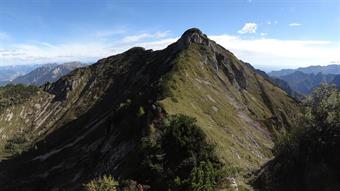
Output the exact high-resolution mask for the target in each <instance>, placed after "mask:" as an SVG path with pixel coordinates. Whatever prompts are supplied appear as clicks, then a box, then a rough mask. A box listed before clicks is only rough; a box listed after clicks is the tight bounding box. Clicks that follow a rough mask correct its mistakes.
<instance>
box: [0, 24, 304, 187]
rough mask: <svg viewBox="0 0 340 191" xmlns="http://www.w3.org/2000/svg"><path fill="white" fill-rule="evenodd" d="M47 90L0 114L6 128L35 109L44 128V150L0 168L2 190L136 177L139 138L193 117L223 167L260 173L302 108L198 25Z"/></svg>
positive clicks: (41, 136) (39, 137)
mask: <svg viewBox="0 0 340 191" xmlns="http://www.w3.org/2000/svg"><path fill="white" fill-rule="evenodd" d="M43 89H44V90H45V92H44V93H43V95H44V96H45V97H44V96H42V95H41V96H37V97H36V98H35V99H36V100H37V101H31V102H27V103H25V104H21V105H17V106H13V108H10V109H9V110H8V112H4V113H3V114H1V115H0V120H1V123H5V124H6V126H8V124H7V121H5V122H3V121H4V119H8V117H1V116H8V115H9V114H10V113H13V117H12V119H11V120H13V119H14V118H20V116H27V115H28V114H29V113H31V114H32V115H34V116H36V117H31V118H30V121H36V123H34V125H33V127H34V128H37V129H45V130H44V131H41V133H40V134H39V135H37V136H36V137H35V139H36V140H37V143H36V144H35V148H36V149H32V150H30V151H28V152H25V153H23V154H22V155H21V156H18V157H16V158H14V159H11V160H6V161H3V162H1V163H0V172H1V173H0V179H1V180H2V181H0V187H1V188H2V190H15V189H19V190H23V189H26V190H39V189H47V190H52V189H54V190H62V189H66V190H79V189H80V188H81V186H82V184H83V183H84V182H85V181H87V180H89V179H91V178H94V177H96V176H98V175H102V174H105V173H110V174H112V175H113V176H114V177H122V178H132V179H133V178H134V177H135V174H134V173H136V169H138V166H139V162H140V159H139V158H138V157H139V156H138V154H137V153H136V150H137V148H138V144H139V143H140V139H141V138H142V137H145V136H151V135H150V133H151V132H152V131H151V130H150V129H152V128H159V127H158V126H157V121H158V120H159V118H160V117H161V116H162V115H163V114H164V113H167V114H176V113H182V114H186V115H189V116H192V117H195V118H196V119H197V120H198V125H199V126H200V127H202V130H203V131H204V132H205V133H206V134H207V135H208V138H209V140H210V141H211V142H213V143H215V144H216V145H217V150H218V155H219V157H220V159H221V160H222V161H223V162H224V163H225V164H228V165H234V166H237V167H240V168H242V169H243V170H247V169H251V168H255V167H257V166H258V165H259V164H262V163H263V162H265V161H266V160H268V159H269V158H270V157H271V153H270V148H271V147H272V145H273V137H275V135H276V134H277V133H279V132H281V131H285V129H286V128H289V126H290V119H291V118H293V116H294V114H295V113H294V111H295V109H296V108H297V105H296V102H295V101H294V100H293V99H291V98H289V97H288V96H286V94H285V93H284V92H283V91H282V90H281V89H279V88H277V87H276V86H274V85H273V84H271V83H269V82H268V81H267V80H265V79H264V78H263V77H262V76H260V75H259V74H257V72H256V71H255V70H254V69H253V68H252V67H249V66H248V65H247V64H245V63H243V62H242V61H240V60H238V59H237V58H236V57H235V56H234V55H233V54H232V53H230V52H229V51H227V50H225V49H224V48H223V47H221V46H219V45H218V44H216V43H215V42H213V41H211V40H209V39H208V38H207V36H206V35H204V34H203V33H202V32H201V31H199V30H198V29H190V30H188V31H186V32H185V33H184V34H183V35H182V37H181V38H180V39H179V40H178V41H177V42H176V43H174V44H172V45H170V46H169V47H168V48H166V49H164V50H160V51H151V50H145V49H143V48H132V49H130V50H128V51H127V52H125V53H122V54H119V55H115V56H111V57H108V58H104V59H101V60H99V61H98V62H97V63H96V64H94V65H91V66H88V67H85V68H80V69H78V70H75V71H73V72H71V73H70V74H69V75H67V76H64V77H62V78H61V79H60V80H58V81H57V82H55V83H52V84H51V83H50V84H46V85H45V86H44V87H43ZM32 100H33V99H32ZM38 105H39V106H38ZM39 107H40V109H38V108H39ZM18 108H24V109H19V110H17V109H18ZM140 108H143V110H144V114H143V115H141V116H140V115H139V114H138V111H139V110H140ZM36 124H40V125H36ZM9 126H10V125H9ZM20 126H21V127H22V128H27V127H28V125H27V124H26V123H20ZM151 127H152V128H151ZM0 130H1V127H0ZM19 170H22V171H21V173H17V172H18V171H19ZM142 183H143V182H142Z"/></svg>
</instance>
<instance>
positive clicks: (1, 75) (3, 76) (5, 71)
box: [0, 64, 39, 82]
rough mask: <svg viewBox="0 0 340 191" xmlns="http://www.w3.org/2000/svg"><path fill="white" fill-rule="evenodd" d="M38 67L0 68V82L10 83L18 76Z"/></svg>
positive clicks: (17, 66) (15, 66)
mask: <svg viewBox="0 0 340 191" xmlns="http://www.w3.org/2000/svg"><path fill="white" fill-rule="evenodd" d="M37 67H39V65H36V64H35V65H14V66H0V82H3V81H11V80H13V79H15V78H16V77H18V76H21V75H24V74H27V73H28V72H30V71H32V70H34V69H35V68H37Z"/></svg>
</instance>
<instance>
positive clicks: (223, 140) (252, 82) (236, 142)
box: [160, 44, 295, 169]
mask: <svg viewBox="0 0 340 191" xmlns="http://www.w3.org/2000/svg"><path fill="white" fill-rule="evenodd" d="M198 55H203V56H198ZM229 56H230V62H232V63H233V64H234V65H235V66H236V67H239V68H241V67H245V66H244V65H242V64H240V63H239V62H240V61H238V60H237V59H236V58H235V57H234V56H233V55H229ZM209 57H213V54H212V52H211V51H210V50H209V49H208V48H207V47H204V46H200V45H197V44H192V45H190V47H189V48H188V49H187V50H184V51H183V52H182V53H181V54H180V55H179V56H178V57H177V59H176V60H175V66H174V67H175V68H174V69H173V71H172V72H171V73H170V74H169V75H168V77H167V81H166V84H167V85H166V86H167V87H169V91H170V93H169V94H170V97H168V98H166V99H164V100H162V101H160V103H161V104H162V105H163V106H164V107H165V109H166V111H167V112H168V113H170V114H175V113H183V114H186V115H189V116H192V117H195V118H197V120H198V124H199V126H201V127H202V128H203V130H204V131H205V132H206V133H207V135H208V137H209V138H210V141H212V142H214V143H215V144H216V145H217V150H218V155H219V156H220V157H221V159H222V160H224V161H225V163H227V164H231V165H233V166H236V167H240V168H242V169H252V168H254V167H258V166H259V165H260V164H262V163H263V162H265V161H267V160H268V159H269V158H270V157H271V156H272V155H271V152H270V148H271V147H272V146H273V141H272V137H271V135H270V133H269V132H268V130H267V129H266V128H263V126H264V125H263V124H260V123H258V122H255V121H254V119H256V120H259V121H266V120H268V119H269V118H271V117H272V113H273V112H279V111H277V110H276V109H273V108H268V106H267V105H266V104H264V100H263V96H262V95H260V94H259V87H258V86H259V84H260V85H262V86H263V87H262V89H263V91H265V92H267V93H268V94H269V95H267V97H269V98H268V99H270V100H269V101H268V100H266V101H267V102H271V103H270V104H271V105H273V106H272V107H283V108H285V107H288V108H287V110H289V109H293V110H294V108H295V105H294V104H295V103H294V101H293V100H291V99H289V98H288V96H285V95H284V93H283V91H282V90H280V89H279V88H277V87H275V86H273V85H271V84H270V83H268V82H264V81H265V80H264V79H263V78H262V77H260V76H258V75H255V74H254V73H253V72H252V71H251V70H249V69H248V68H247V69H245V68H243V69H244V72H246V74H245V75H246V76H248V77H249V78H247V80H248V87H247V91H239V90H238V89H237V88H236V87H235V86H233V85H232V84H231V83H230V82H229V80H228V79H227V78H226V76H225V75H224V74H223V73H222V71H221V70H219V71H216V69H215V68H214V67H211V66H209V67H204V64H206V63H205V62H206V60H207V58H208V60H209ZM255 76H256V78H258V79H256V78H255ZM271 98H275V99H276V100H275V101H274V100H272V99H271ZM289 107H290V108H289ZM271 110H273V111H271ZM248 116H251V117H248Z"/></svg>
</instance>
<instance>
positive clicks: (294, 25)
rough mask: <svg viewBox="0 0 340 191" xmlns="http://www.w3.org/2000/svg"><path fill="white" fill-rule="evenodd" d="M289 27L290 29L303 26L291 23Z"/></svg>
mask: <svg viewBox="0 0 340 191" xmlns="http://www.w3.org/2000/svg"><path fill="white" fill-rule="evenodd" d="M289 26H290V27H299V26H301V23H290V24H289Z"/></svg>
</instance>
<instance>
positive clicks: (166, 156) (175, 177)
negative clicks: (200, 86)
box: [140, 115, 223, 191]
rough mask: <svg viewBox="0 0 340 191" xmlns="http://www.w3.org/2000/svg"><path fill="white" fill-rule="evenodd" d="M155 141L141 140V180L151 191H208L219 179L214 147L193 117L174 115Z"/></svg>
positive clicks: (220, 176) (221, 173)
mask: <svg viewBox="0 0 340 191" xmlns="http://www.w3.org/2000/svg"><path fill="white" fill-rule="evenodd" d="M163 125H164V127H163V129H162V130H161V132H160V134H159V135H158V136H157V137H156V138H153V139H151V138H145V139H143V141H142V153H143V156H142V159H143V161H142V173H141V174H143V175H144V176H143V177H140V179H141V180H148V182H146V184H149V185H150V186H151V189H152V190H177V191H181V190H183V191H190V190H200V191H211V190H214V188H215V187H216V185H217V182H218V181H219V180H220V179H221V178H222V176H223V172H222V170H221V169H222V165H221V164H220V162H219V161H218V159H217V157H216V155H215V153H214V146H213V145H211V144H209V143H208V142H207V140H206V135H205V134H204V132H203V131H202V130H201V129H200V128H199V127H198V126H197V125H196V121H195V119H193V118H190V117H187V116H185V115H173V116H169V117H167V118H166V119H165V120H164V122H163Z"/></svg>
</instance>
